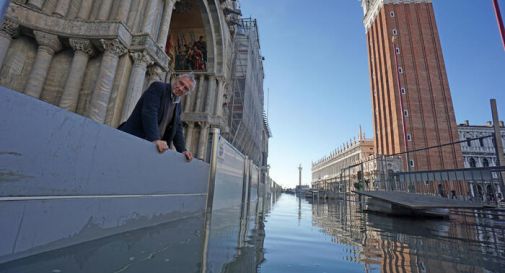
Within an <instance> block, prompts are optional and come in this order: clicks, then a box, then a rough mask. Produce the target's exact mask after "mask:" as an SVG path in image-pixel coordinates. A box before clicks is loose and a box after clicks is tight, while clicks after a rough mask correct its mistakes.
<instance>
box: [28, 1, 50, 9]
mask: <svg viewBox="0 0 505 273" xmlns="http://www.w3.org/2000/svg"><path fill="white" fill-rule="evenodd" d="M44 2H46V1H45V0H29V1H28V6H31V7H34V8H36V9H39V10H40V9H42V6H44Z"/></svg>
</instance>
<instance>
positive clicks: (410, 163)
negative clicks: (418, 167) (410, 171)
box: [409, 159, 414, 167]
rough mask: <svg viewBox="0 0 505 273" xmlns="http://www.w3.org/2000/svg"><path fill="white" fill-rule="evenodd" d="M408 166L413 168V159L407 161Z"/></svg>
mask: <svg viewBox="0 0 505 273" xmlns="http://www.w3.org/2000/svg"><path fill="white" fill-rule="evenodd" d="M409 166H410V167H414V160H413V159H411V160H409Z"/></svg>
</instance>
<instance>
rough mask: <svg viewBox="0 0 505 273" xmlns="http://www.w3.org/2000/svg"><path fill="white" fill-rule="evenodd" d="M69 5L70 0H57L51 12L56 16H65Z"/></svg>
mask: <svg viewBox="0 0 505 273" xmlns="http://www.w3.org/2000/svg"><path fill="white" fill-rule="evenodd" d="M85 1H86V0H85ZM88 1H89V0H88ZM69 7H70V0H59V1H58V4H56V8H55V9H54V11H53V14H54V15H56V16H58V17H65V16H67V12H68V8H69Z"/></svg>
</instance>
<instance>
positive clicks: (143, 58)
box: [130, 51, 154, 66]
mask: <svg viewBox="0 0 505 273" xmlns="http://www.w3.org/2000/svg"><path fill="white" fill-rule="evenodd" d="M130 56H132V59H133V63H134V64H135V65H145V66H149V65H152V64H153V63H154V60H153V58H151V56H149V54H147V52H146V51H134V52H130Z"/></svg>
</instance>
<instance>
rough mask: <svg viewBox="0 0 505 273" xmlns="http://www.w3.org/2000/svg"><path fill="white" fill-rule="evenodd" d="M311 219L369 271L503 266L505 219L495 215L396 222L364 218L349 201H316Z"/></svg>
mask: <svg viewBox="0 0 505 273" xmlns="http://www.w3.org/2000/svg"><path fill="white" fill-rule="evenodd" d="M312 214H313V223H314V225H315V226H318V227H321V228H322V230H323V231H324V232H325V233H327V234H329V235H331V236H332V240H334V242H335V243H337V244H343V245H349V246H354V247H353V250H352V251H351V252H348V253H347V255H346V257H344V259H346V260H348V261H353V262H357V263H360V264H362V265H363V267H364V270H365V271H367V272H488V271H491V272H499V271H500V270H503V268H504V266H505V233H504V230H505V222H504V220H505V214H503V213H502V214H499V212H497V211H494V212H493V211H482V212H480V213H475V212H474V211H469V210H460V211H453V214H452V215H451V219H450V220H421V219H409V218H394V217H387V216H382V215H376V214H371V213H363V212H362V210H361V209H360V202H357V200H352V199H351V200H347V201H330V202H327V203H326V202H317V201H316V202H315V203H314V204H313V206H312ZM502 272H503V271H502Z"/></svg>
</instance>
